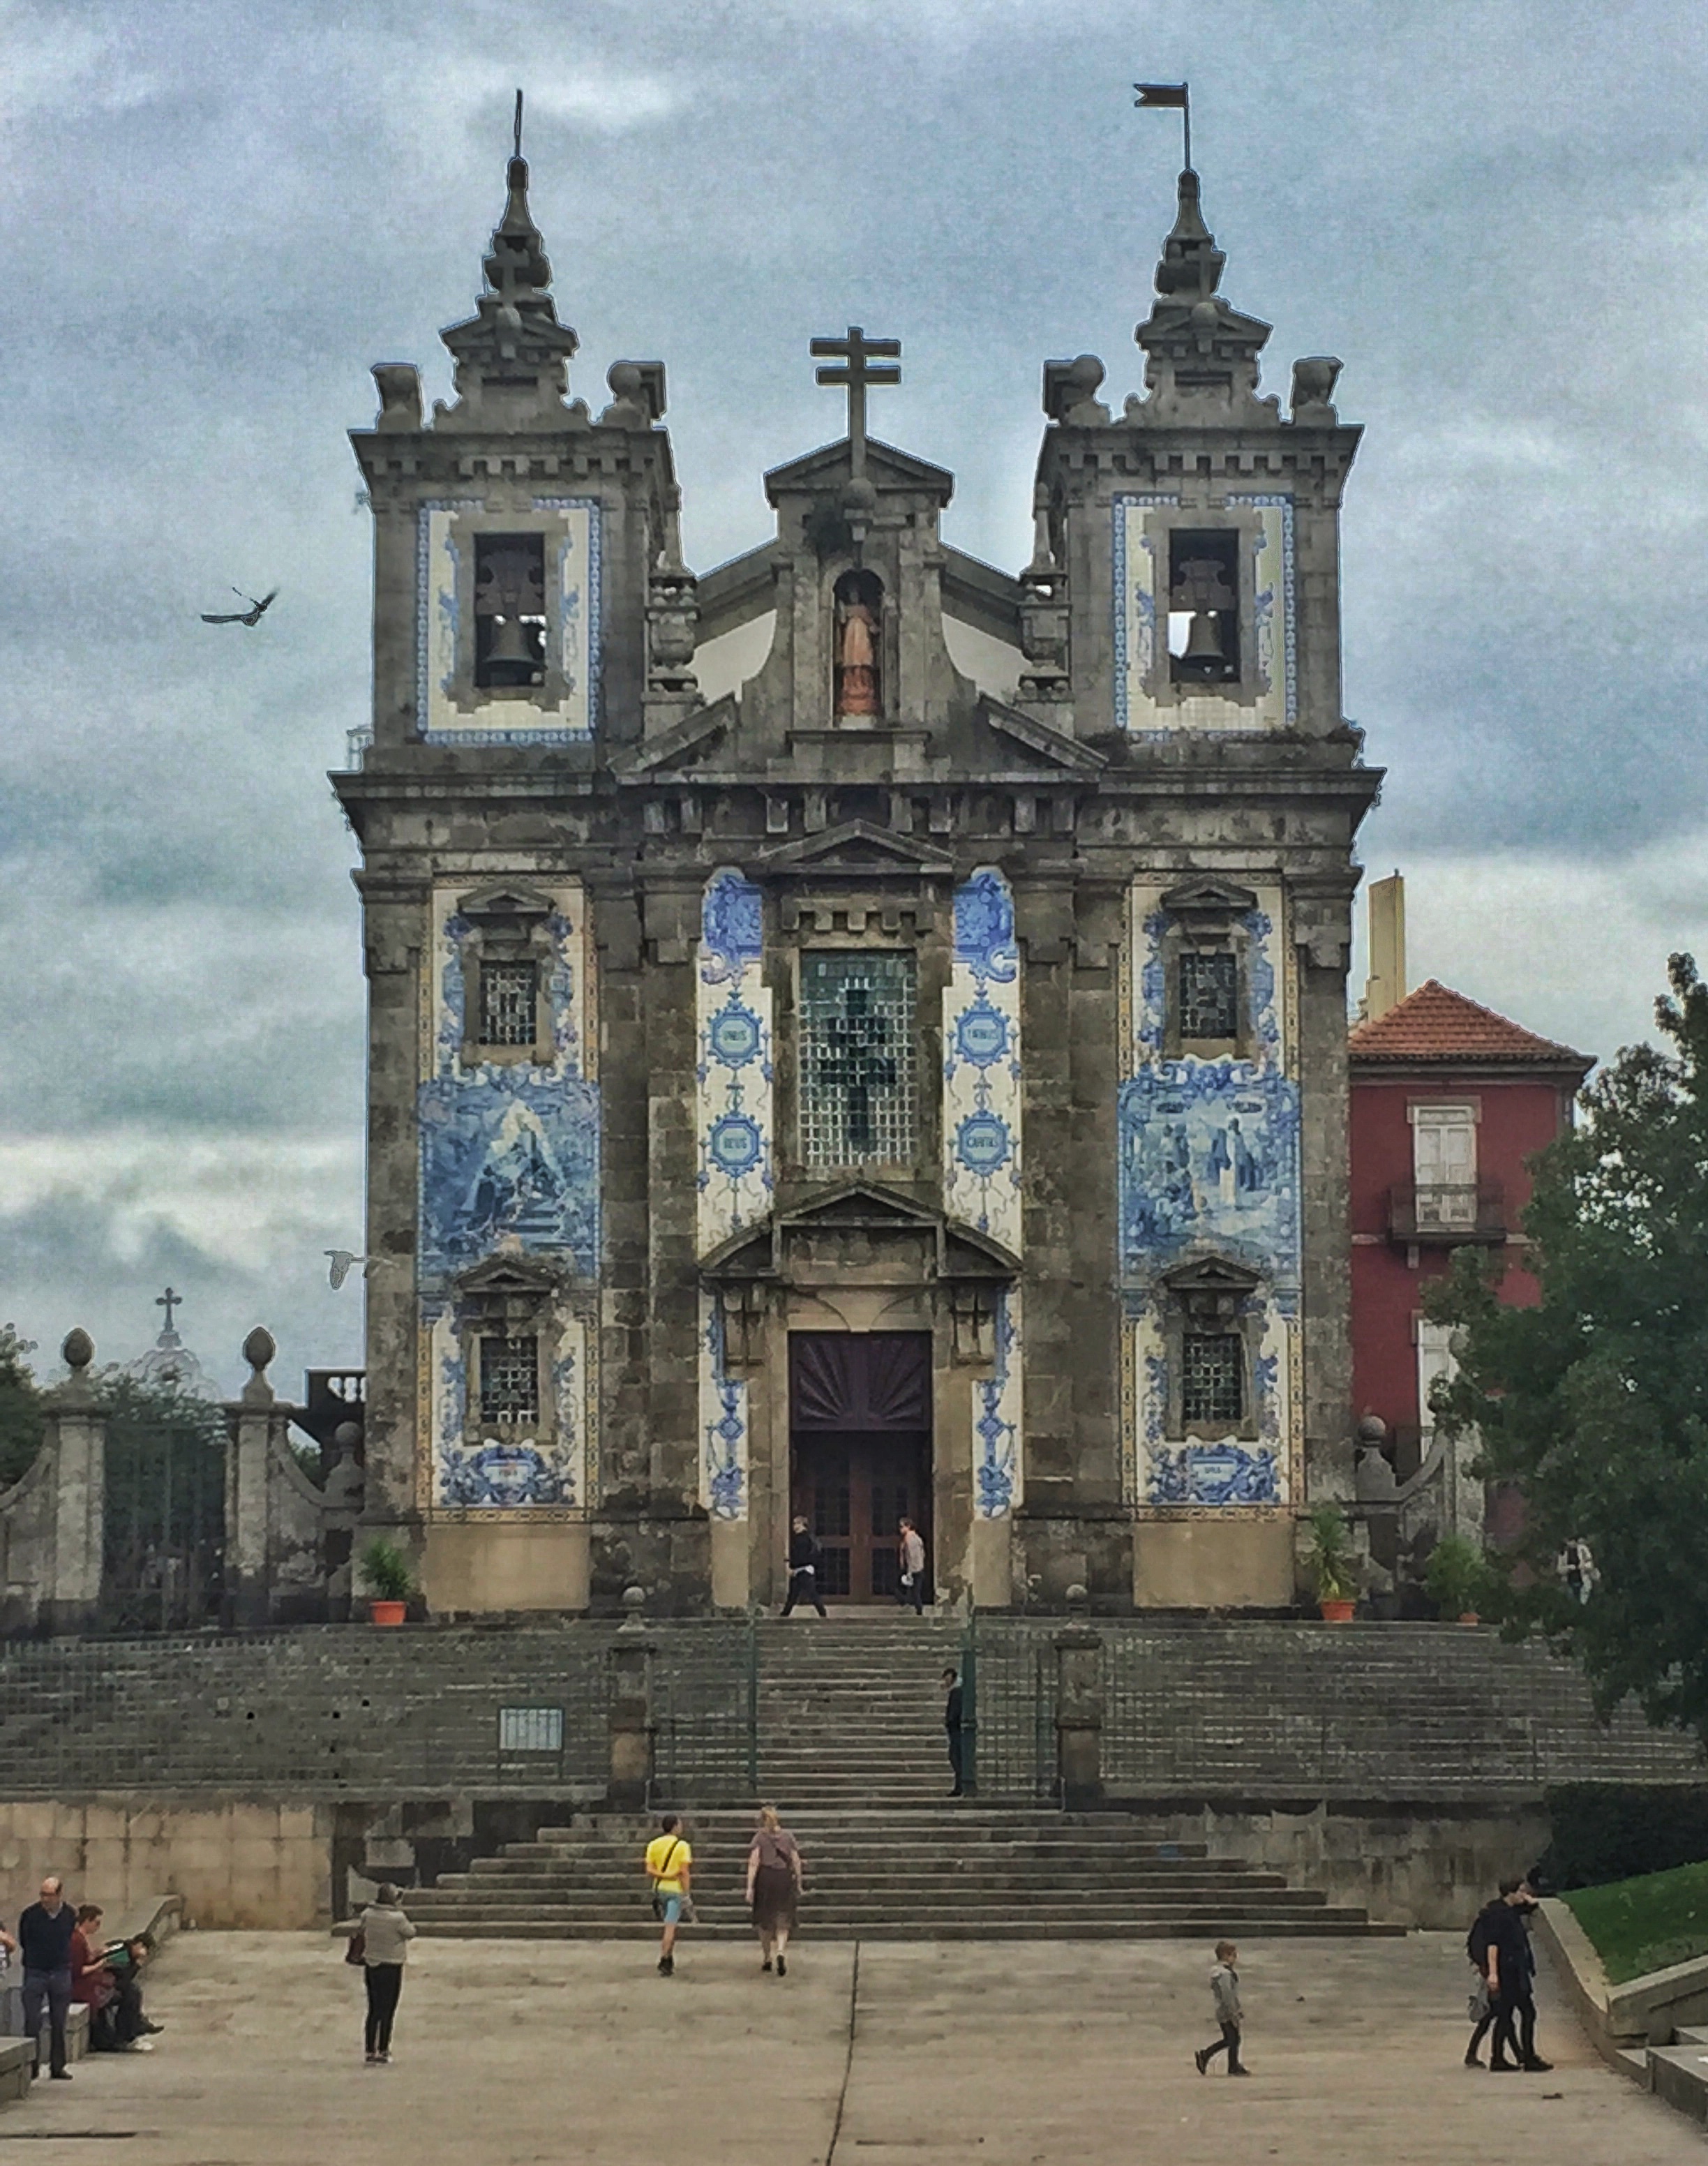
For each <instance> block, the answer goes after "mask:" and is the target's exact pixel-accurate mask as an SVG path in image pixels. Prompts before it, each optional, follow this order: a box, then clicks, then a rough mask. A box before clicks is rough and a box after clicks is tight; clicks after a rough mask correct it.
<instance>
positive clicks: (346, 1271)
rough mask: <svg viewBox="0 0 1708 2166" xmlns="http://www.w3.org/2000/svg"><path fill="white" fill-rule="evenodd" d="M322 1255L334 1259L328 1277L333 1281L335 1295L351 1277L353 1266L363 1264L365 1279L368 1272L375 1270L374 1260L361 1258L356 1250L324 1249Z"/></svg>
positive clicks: (368, 1257)
mask: <svg viewBox="0 0 1708 2166" xmlns="http://www.w3.org/2000/svg"><path fill="white" fill-rule="evenodd" d="M321 1253H322V1255H328V1256H330V1257H331V1259H332V1267H331V1269H330V1270H329V1271H328V1272H327V1274H326V1276H327V1277H328V1278H329V1280H330V1281H331V1283H332V1291H333V1292H334V1293H336V1292H337V1291H338V1289H339V1288H340V1286H342V1285H343V1284H344V1281H345V1280H346V1279H347V1278H348V1277H349V1276H350V1273H351V1266H352V1265H356V1264H361V1265H363V1266H364V1267H365V1268H364V1269H363V1271H362V1276H363V1277H364V1278H366V1276H367V1275H368V1272H369V1271H372V1268H373V1260H372V1257H370V1256H359V1255H356V1251H355V1249H323V1250H322V1251H321Z"/></svg>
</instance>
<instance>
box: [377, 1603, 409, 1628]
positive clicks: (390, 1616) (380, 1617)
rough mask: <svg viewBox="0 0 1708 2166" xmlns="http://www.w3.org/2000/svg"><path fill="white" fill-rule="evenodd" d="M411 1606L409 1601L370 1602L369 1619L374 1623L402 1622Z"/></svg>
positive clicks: (399, 1623)
mask: <svg viewBox="0 0 1708 2166" xmlns="http://www.w3.org/2000/svg"><path fill="white" fill-rule="evenodd" d="M407 1609H409V1603H407V1602H378V1601H375V1602H370V1603H369V1604H368V1606H367V1614H368V1620H369V1622H370V1623H371V1624H374V1625H401V1624H402V1623H403V1614H404V1612H405V1611H406V1610H407Z"/></svg>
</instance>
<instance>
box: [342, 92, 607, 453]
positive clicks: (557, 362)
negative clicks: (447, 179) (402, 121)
mask: <svg viewBox="0 0 1708 2166" xmlns="http://www.w3.org/2000/svg"><path fill="white" fill-rule="evenodd" d="M511 141H512V145H513V146H514V147H513V150H512V153H511V156H510V161H509V167H508V169H507V172H506V175H505V196H504V212H503V217H502V218H501V219H499V220H498V225H496V226H495V227H494V228H493V240H492V246H491V248H490V250H489V251H488V253H487V256H486V257H485V258H484V260H483V262H482V270H483V271H484V272H485V274H486V283H487V290H486V292H485V293H482V295H481V297H480V299H479V300H478V301H477V304H476V308H477V311H478V313H477V314H475V315H474V316H472V317H471V318H470V319H469V320H468V321H467V323H461V324H453V325H451V329H450V330H448V331H446V332H445V334H444V338H445V345H446V346H449V347H450V349H451V355H452V357H453V358H454V359H455V361H456V388H457V392H458V394H459V401H460V403H459V404H458V405H456V406H455V407H452V408H451V409H449V412H448V413H447V411H446V409H444V408H443V407H441V408H440V409H438V411H437V415H436V416H435V418H436V420H440V421H444V420H449V421H450V422H451V425H452V426H453V427H476V428H477V427H480V426H481V425H482V424H483V423H485V422H486V421H487V420H488V419H489V418H490V419H495V420H497V422H498V425H499V426H503V427H509V426H513V425H514V424H515V423H516V422H517V421H518V420H524V421H530V420H534V419H535V417H536V416H540V415H542V414H547V413H549V414H551V415H552V416H553V417H554V418H556V417H559V416H561V417H563V418H564V419H567V420H568V422H569V425H571V426H574V427H585V426H586V425H587V419H588V416H587V411H586V409H585V408H584V407H581V406H579V405H577V406H575V407H572V408H571V409H569V410H568V414H567V415H564V409H563V406H562V403H561V402H562V399H563V396H564V392H565V388H566V364H567V362H568V361H569V359H570V357H571V356H572V354H573V353H574V352H575V351H576V349H577V346H579V345H580V344H581V341H580V340H579V339H578V338H577V336H576V335H575V333H574V331H573V330H571V328H570V326H569V325H567V324H561V323H559V322H558V320H557V309H556V305H555V304H554V303H553V301H552V298H551V293H550V292H549V291H548V290H547V289H548V288H550V286H551V262H550V261H549V260H548V258H547V256H546V249H545V246H544V244H543V242H542V241H541V240H540V229H539V227H538V226H536V225H535V223H534V219H533V215H532V214H531V213H530V210H529V209H528V161H527V160H526V159H525V157H524V156H522V93H521V92H519V91H518V92H517V93H516V117H515V124H514V128H513V129H512V131H511ZM383 388H384V387H383V386H382V392H383Z"/></svg>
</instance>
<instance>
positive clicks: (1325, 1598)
mask: <svg viewBox="0 0 1708 2166" xmlns="http://www.w3.org/2000/svg"><path fill="white" fill-rule="evenodd" d="M1309 1524H1310V1541H1309V1543H1308V1544H1307V1545H1306V1547H1305V1572H1306V1573H1307V1575H1308V1576H1309V1577H1310V1583H1311V1585H1312V1587H1313V1588H1315V1591H1316V1606H1317V1609H1319V1611H1320V1612H1321V1616H1322V1620H1323V1622H1324V1624H1326V1625H1350V1624H1351V1623H1352V1612H1353V1610H1354V1609H1356V1608H1357V1591H1358V1578H1357V1572H1358V1559H1357V1551H1355V1550H1354V1549H1353V1547H1352V1529H1351V1528H1350V1527H1349V1526H1348V1525H1347V1521H1346V1514H1344V1513H1343V1512H1342V1510H1341V1508H1340V1506H1339V1505H1338V1504H1318V1505H1317V1506H1316V1507H1315V1508H1314V1509H1313V1511H1312V1512H1311V1514H1310V1521H1309Z"/></svg>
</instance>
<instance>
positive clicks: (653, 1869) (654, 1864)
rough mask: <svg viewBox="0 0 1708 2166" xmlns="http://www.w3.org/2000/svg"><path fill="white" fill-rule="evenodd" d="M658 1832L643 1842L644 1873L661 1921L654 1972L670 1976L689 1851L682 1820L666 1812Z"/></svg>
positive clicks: (689, 1870)
mask: <svg viewBox="0 0 1708 2166" xmlns="http://www.w3.org/2000/svg"><path fill="white" fill-rule="evenodd" d="M659 1829H660V1832H659V1833H658V1834H657V1835H656V1836H653V1838H652V1840H651V1842H649V1843H648V1844H647V1846H646V1876H647V1878H648V1879H650V1880H651V1883H652V1909H653V1913H654V1915H656V1917H659V1918H662V1920H663V1921H664V1938H663V1940H662V1942H661V1943H660V1946H659V1950H658V1975H659V1976H660V1977H661V1978H670V1977H672V1976H673V1975H674V1973H675V1970H676V1956H675V1953H674V1950H675V1947H676V1929H677V1926H678V1925H679V1924H680V1923H681V1921H682V1916H683V1911H684V1910H686V1909H687V1907H688V1889H689V1888H690V1887H691V1886H692V1884H693V1851H692V1850H691V1849H690V1848H689V1847H688V1843H687V1841H685V1839H684V1838H683V1832H682V1822H681V1821H680V1820H678V1819H677V1816H676V1815H675V1814H674V1813H667V1814H666V1815H664V1818H663V1819H662V1820H661V1821H660V1822H659Z"/></svg>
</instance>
